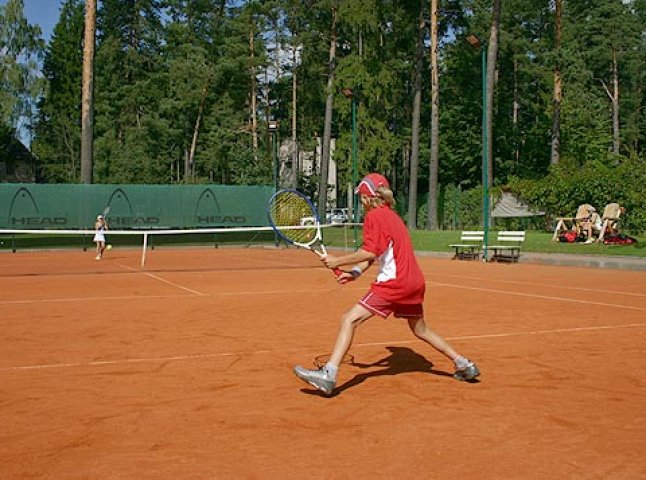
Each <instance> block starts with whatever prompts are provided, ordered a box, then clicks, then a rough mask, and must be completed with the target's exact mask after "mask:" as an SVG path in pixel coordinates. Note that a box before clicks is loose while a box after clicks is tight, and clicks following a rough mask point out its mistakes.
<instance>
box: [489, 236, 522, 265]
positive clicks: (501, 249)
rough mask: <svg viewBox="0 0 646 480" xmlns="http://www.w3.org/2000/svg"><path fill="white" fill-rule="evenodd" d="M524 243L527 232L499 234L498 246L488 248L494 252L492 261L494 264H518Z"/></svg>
mask: <svg viewBox="0 0 646 480" xmlns="http://www.w3.org/2000/svg"><path fill="white" fill-rule="evenodd" d="M524 241H525V232H520V231H501V232H498V239H497V242H498V245H489V247H488V249H489V251H490V252H493V254H492V255H491V258H490V260H491V261H492V262H510V263H516V262H518V259H519V258H520V246H521V245H522V243H523V242H524Z"/></svg>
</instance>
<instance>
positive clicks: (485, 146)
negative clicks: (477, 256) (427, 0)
mask: <svg viewBox="0 0 646 480" xmlns="http://www.w3.org/2000/svg"><path fill="white" fill-rule="evenodd" d="M467 42H469V45H471V46H472V47H473V48H479V49H480V52H481V56H482V218H483V224H484V236H483V242H482V260H483V261H485V262H486V261H487V260H488V258H489V257H488V247H489V141H488V138H489V135H488V132H487V45H486V43H483V42H481V41H480V39H479V38H478V37H477V36H476V35H474V34H471V35H469V36H468V37H467Z"/></svg>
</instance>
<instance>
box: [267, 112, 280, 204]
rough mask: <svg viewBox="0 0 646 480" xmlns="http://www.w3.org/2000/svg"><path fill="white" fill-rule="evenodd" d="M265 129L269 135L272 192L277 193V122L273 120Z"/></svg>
mask: <svg viewBox="0 0 646 480" xmlns="http://www.w3.org/2000/svg"><path fill="white" fill-rule="evenodd" d="M267 128H268V129H269V132H270V133H271V143H272V148H271V155H272V160H273V163H272V171H273V179H274V190H276V191H278V188H279V185H278V184H279V181H278V180H279V178H278V175H279V170H278V145H277V144H276V134H277V133H278V122H277V121H275V120H271V121H270V122H269V123H267Z"/></svg>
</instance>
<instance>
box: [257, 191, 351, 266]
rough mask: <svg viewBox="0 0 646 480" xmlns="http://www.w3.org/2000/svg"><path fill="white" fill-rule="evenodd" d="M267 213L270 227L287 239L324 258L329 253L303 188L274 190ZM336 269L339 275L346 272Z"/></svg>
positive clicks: (313, 209) (319, 225)
mask: <svg viewBox="0 0 646 480" xmlns="http://www.w3.org/2000/svg"><path fill="white" fill-rule="evenodd" d="M267 216H268V217H269V223H270V224H271V227H272V228H273V229H274V231H275V232H276V233H277V234H278V236H279V237H280V238H282V239H283V240H285V241H286V242H287V243H291V244H292V245H296V246H297V247H301V248H305V249H307V250H309V251H311V252H314V253H316V254H317V255H318V256H319V257H321V258H323V257H326V256H327V250H326V249H325V245H324V244H323V235H322V234H321V223H320V221H319V217H318V214H317V213H316V209H315V208H314V205H312V202H310V200H309V199H308V198H307V197H306V196H305V195H303V194H302V193H301V192H298V191H296V190H290V189H285V190H279V191H278V192H276V193H274V194H273V195H272V197H271V198H270V199H269V204H268V205H267ZM333 271H334V274H335V275H336V276H337V277H338V276H339V275H341V274H342V273H343V271H342V270H341V269H338V268H335V269H334V270H333Z"/></svg>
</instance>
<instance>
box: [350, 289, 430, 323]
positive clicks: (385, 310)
mask: <svg viewBox="0 0 646 480" xmlns="http://www.w3.org/2000/svg"><path fill="white" fill-rule="evenodd" d="M359 305H361V306H362V307H363V308H365V309H366V310H368V311H369V312H372V313H374V314H375V315H379V316H380V317H383V318H387V317H388V316H389V315H390V314H393V315H394V316H395V317H402V318H418V317H423V316H424V306H423V305H422V304H421V303H393V302H391V301H389V300H386V299H385V298H381V297H380V296H379V295H377V294H376V293H372V292H368V293H366V294H365V295H364V296H363V298H362V299H361V300H359Z"/></svg>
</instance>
